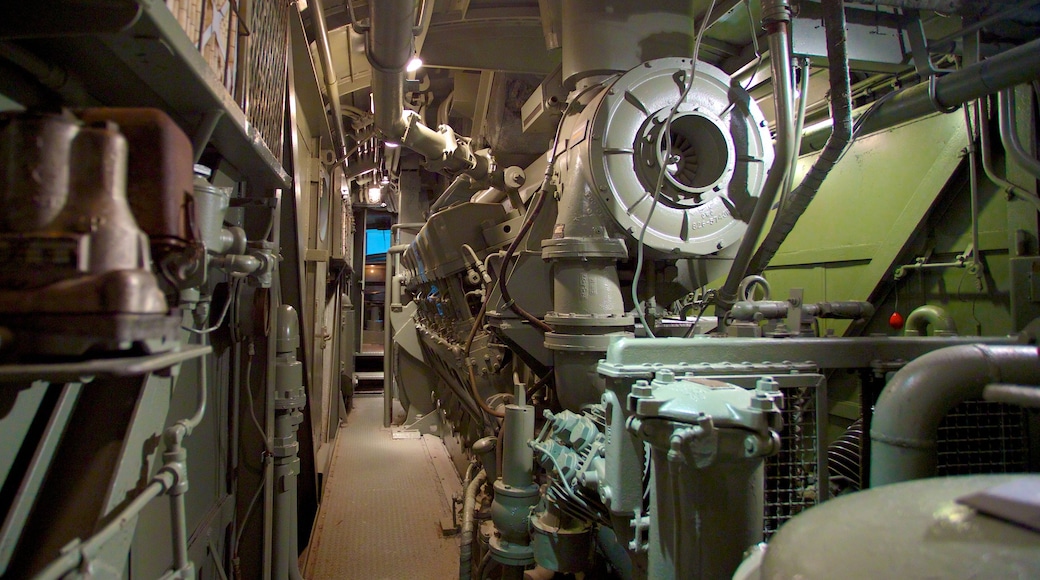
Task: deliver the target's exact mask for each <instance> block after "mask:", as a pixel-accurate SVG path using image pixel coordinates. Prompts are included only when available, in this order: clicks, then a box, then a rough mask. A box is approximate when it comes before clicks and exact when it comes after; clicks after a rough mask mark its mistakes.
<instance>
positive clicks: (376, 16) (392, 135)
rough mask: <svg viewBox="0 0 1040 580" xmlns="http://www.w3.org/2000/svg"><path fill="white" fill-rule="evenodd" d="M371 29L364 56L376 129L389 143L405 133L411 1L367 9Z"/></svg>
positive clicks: (383, 1) (383, 0)
mask: <svg viewBox="0 0 1040 580" xmlns="http://www.w3.org/2000/svg"><path fill="white" fill-rule="evenodd" d="M370 10H371V29H370V30H369V32H368V34H367V35H366V38H365V40H366V42H365V52H366V54H367V55H368V62H369V63H370V64H371V65H372V97H373V101H374V104H375V123H376V127H377V128H378V129H379V130H380V131H382V132H383V134H384V135H385V136H386V138H387V139H388V140H390V141H400V140H401V138H403V137H404V134H405V132H406V131H407V130H408V124H407V123H406V122H405V118H404V78H405V67H406V66H407V65H408V61H409V59H411V58H412V52H413V50H414V49H413V46H414V45H413V37H412V26H413V23H414V21H415V20H414V19H415V2H414V0H379V1H378V2H373V3H372V4H371V5H370Z"/></svg>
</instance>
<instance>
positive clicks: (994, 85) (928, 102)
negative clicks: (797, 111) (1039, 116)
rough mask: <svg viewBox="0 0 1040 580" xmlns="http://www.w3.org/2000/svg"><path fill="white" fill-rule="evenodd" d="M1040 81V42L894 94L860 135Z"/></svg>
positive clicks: (865, 122) (872, 113)
mask: <svg viewBox="0 0 1040 580" xmlns="http://www.w3.org/2000/svg"><path fill="white" fill-rule="evenodd" d="M1038 77H1040V39H1036V40H1033V41H1031V42H1027V43H1026V44H1022V45H1019V46H1016V47H1015V48H1012V49H1010V50H1007V51H1005V52H1002V53H1000V54H998V55H996V56H993V57H990V58H987V59H986V60H983V61H981V62H977V63H975V64H972V65H970V66H966V67H964V68H962V69H961V70H958V71H954V72H951V73H948V74H945V75H943V76H941V77H931V79H930V80H929V81H927V82H922V83H918V84H916V85H914V86H912V87H909V88H906V89H903V90H901V91H899V92H898V93H894V94H893V95H892V96H891V97H890V98H886V100H885V101H884V102H883V103H880V102H879V104H878V106H877V107H875V108H872V109H868V111H870V112H869V113H867V114H869V117H868V118H866V119H863V122H862V124H861V126H860V128H859V130H857V132H856V135H857V136H862V135H868V134H870V133H874V132H876V131H881V130H883V129H888V128H889V127H894V126H896V125H898V124H900V123H905V122H907V121H911V120H913V119H917V118H919V117H924V116H925V115H929V114H931V113H949V112H952V108H954V107H957V106H959V105H962V104H964V103H966V102H968V101H973V100H975V99H978V98H981V97H984V96H986V95H989V94H992V93H995V92H997V91H1001V90H1004V89H1006V88H1010V87H1013V86H1015V85H1019V84H1023V83H1027V82H1031V81H1033V80H1035V79H1037V78H1038Z"/></svg>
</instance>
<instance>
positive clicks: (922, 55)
mask: <svg viewBox="0 0 1040 580" xmlns="http://www.w3.org/2000/svg"><path fill="white" fill-rule="evenodd" d="M905 13H906V15H907V16H908V17H909V19H910V20H909V25H908V26H907V27H906V32H907V36H909V37H910V52H911V55H912V56H913V58H914V67H915V68H917V74H919V75H921V77H922V78H928V77H933V76H934V75H941V74H944V73H947V72H950V71H947V70H942V69H937V68H935V65H934V64H932V56H931V55H930V54H928V39H927V38H925V35H924V23H923V22H921V14H920V12H918V11H917V10H906V11H905ZM932 100H933V101H934V99H932Z"/></svg>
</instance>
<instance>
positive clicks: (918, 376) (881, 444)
mask: <svg viewBox="0 0 1040 580" xmlns="http://www.w3.org/2000/svg"><path fill="white" fill-rule="evenodd" d="M1038 380H1040V355H1038V353H1037V347H1035V346H1021V345H1008V346H996V345H993V346H989V345H981V344H966V345H960V346H951V347H948V348H943V349H940V350H937V351H933V352H930V353H928V354H926V355H924V356H922V357H920V358H917V359H915V360H914V361H913V362H911V363H910V364H908V365H906V366H905V367H903V368H902V369H901V370H900V371H899V372H897V373H896V374H895V376H894V377H893V378H892V380H891V381H889V383H888V385H886V386H885V389H884V390H883V391H881V396H880V397H879V398H878V401H877V406H876V407H875V410H874V417H873V419H872V423H871V428H870V442H871V443H870V444H871V460H870V483H871V487H876V486H880V485H887V484H890V483H898V482H901V481H908V480H911V479H920V478H925V477H932V476H934V475H935V469H936V463H937V458H936V452H935V446H936V438H937V430H938V428H939V423H940V422H941V421H942V419H943V417H945V416H946V413H947V412H949V410H950V409H951V408H953V407H954V406H955V405H957V404H958V403H961V402H962V401H965V400H968V399H978V398H981V397H982V396H983V391H984V389H985V388H986V386H987V385H989V384H992V383H1019V384H1030V383H1036V382H1037V381H1038Z"/></svg>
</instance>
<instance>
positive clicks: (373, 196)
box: [368, 187, 383, 204]
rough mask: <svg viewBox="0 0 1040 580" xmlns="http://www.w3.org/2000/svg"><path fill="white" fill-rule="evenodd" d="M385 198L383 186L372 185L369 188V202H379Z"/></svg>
mask: <svg viewBox="0 0 1040 580" xmlns="http://www.w3.org/2000/svg"><path fill="white" fill-rule="evenodd" d="M382 199H383V188H382V187H370V188H368V203H371V204H377V203H379V202H380V200H382Z"/></svg>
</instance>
